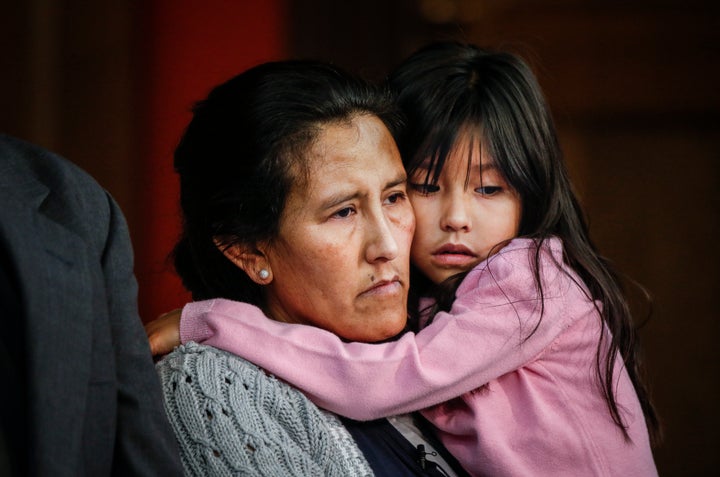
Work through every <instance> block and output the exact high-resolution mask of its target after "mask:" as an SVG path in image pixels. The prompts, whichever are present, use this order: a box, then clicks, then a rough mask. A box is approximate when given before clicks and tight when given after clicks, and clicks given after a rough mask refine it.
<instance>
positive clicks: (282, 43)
mask: <svg viewBox="0 0 720 477" xmlns="http://www.w3.org/2000/svg"><path fill="white" fill-rule="evenodd" d="M144 9H145V11H144V12H143V15H142V18H143V21H144V22H145V23H144V35H143V36H142V38H144V39H143V41H141V42H140V44H138V50H137V51H138V55H142V58H143V60H142V63H143V65H144V67H143V68H142V69H141V70H142V71H141V74H142V80H141V84H142V85H144V94H143V96H144V97H145V98H146V101H145V102H144V104H142V105H140V107H141V108H142V112H143V114H142V116H140V121H141V123H142V131H141V137H142V139H143V144H142V146H143V147H142V149H141V154H140V157H141V158H142V161H141V164H140V165H139V166H138V174H137V175H136V176H135V180H134V184H135V188H136V194H137V198H138V200H139V204H140V205H141V208H142V209H141V211H140V214H139V220H138V224H137V227H136V228H135V230H134V239H135V244H136V250H137V260H136V273H137V276H138V281H139V282H140V308H141V311H142V314H143V319H144V320H149V319H153V318H155V317H156V316H158V315H159V314H160V313H163V312H165V311H169V310H170V309H172V308H177V307H179V306H182V305H183V304H184V303H185V302H186V301H187V300H188V298H189V297H188V296H187V294H186V293H185V292H184V291H183V288H182V286H181V285H180V283H179V280H178V279H177V277H176V275H175V274H174V271H173V269H172V266H171V263H170V262H169V261H167V260H166V258H167V256H168V254H169V253H170V251H171V250H172V247H173V245H174V244H175V241H176V240H177V236H178V231H179V227H178V225H179V214H178V206H177V204H178V202H177V201H178V193H179V189H178V179H177V176H176V175H175V173H174V172H173V167H172V154H173V150H174V148H175V146H176V144H177V142H178V140H179V138H180V135H181V134H182V132H183V130H184V129H185V126H186V125H187V123H188V122H189V121H190V119H191V114H190V109H191V107H192V105H193V103H194V102H195V101H198V100H201V99H203V98H204V97H205V96H207V93H208V92H209V91H210V89H211V88H212V87H214V86H216V85H217V84H219V83H221V82H223V81H225V80H227V79H229V78H231V77H232V76H235V75H236V74H238V73H240V72H241V71H243V70H244V69H246V68H248V67H250V66H253V65H255V64H257V63H260V62H264V61H270V60H276V59H279V58H282V57H284V56H285V55H286V53H285V49H286V31H285V30H286V5H285V3H284V1H283V0H245V1H242V2H238V1H234V0H210V1H205V2H195V1H190V0H184V1H177V0H154V1H153V2H147V3H146V4H145V6H144Z"/></svg>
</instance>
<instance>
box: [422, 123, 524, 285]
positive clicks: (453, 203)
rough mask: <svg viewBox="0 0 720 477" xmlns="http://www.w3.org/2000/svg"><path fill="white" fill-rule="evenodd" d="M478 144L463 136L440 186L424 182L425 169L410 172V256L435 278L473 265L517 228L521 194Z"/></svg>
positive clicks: (450, 274) (455, 272)
mask: <svg viewBox="0 0 720 477" xmlns="http://www.w3.org/2000/svg"><path fill="white" fill-rule="evenodd" d="M473 144H474V145H475V146H473ZM477 144H478V143H477V141H475V142H474V143H473V142H472V141H471V140H470V136H468V135H467V134H465V135H463V136H460V138H459V139H458V141H457V143H456V146H455V147H454V148H453V150H452V151H451V152H450V155H449V156H448V158H447V160H446V162H445V165H444V167H443V170H442V173H441V174H440V177H439V180H438V183H437V185H432V184H428V185H424V183H425V177H426V175H427V172H428V171H427V168H423V167H421V168H419V169H418V170H417V171H415V173H414V174H413V176H412V177H410V187H409V196H410V199H411V201H412V205H413V208H414V209H415V216H416V224H417V225H416V230H415V238H414V240H413V243H412V250H411V260H412V262H413V264H415V266H417V267H418V268H419V269H420V271H422V272H423V274H425V276H427V277H428V278H429V279H430V280H432V281H433V282H434V283H440V282H442V281H444V280H445V279H447V278H449V277H451V276H452V275H455V274H457V273H460V272H464V271H467V270H470V269H471V268H473V267H474V266H475V265H477V264H478V263H479V262H481V261H482V260H485V259H486V258H487V257H488V256H490V255H491V254H493V253H495V252H497V251H498V248H496V245H498V244H501V243H502V242H504V241H506V240H510V239H512V238H514V237H516V236H517V233H518V229H519V226H520V218H521V213H522V206H521V201H520V198H519V196H518V194H517V193H516V192H515V190H514V189H512V188H510V187H509V186H508V184H507V183H506V182H505V180H504V179H503V177H502V176H501V174H500V171H499V170H498V169H497V168H496V167H495V165H494V164H493V160H492V158H491V157H489V156H488V155H487V154H486V152H485V148H484V147H480V148H478V147H477V146H476V145H477ZM471 148H472V150H471ZM468 157H471V159H470V167H469V169H468ZM481 164H482V169H481V168H480V165H481ZM481 171H482V172H481Z"/></svg>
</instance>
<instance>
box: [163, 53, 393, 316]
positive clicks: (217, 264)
mask: <svg viewBox="0 0 720 477" xmlns="http://www.w3.org/2000/svg"><path fill="white" fill-rule="evenodd" d="M365 114H370V115H374V116H377V117H378V118H379V119H380V120H381V121H383V123H384V124H385V125H386V126H387V128H388V129H389V130H390V132H391V133H392V134H393V135H394V134H395V133H396V132H397V129H398V127H399V124H400V119H399V118H400V116H399V114H398V112H397V108H396V106H395V104H394V102H393V101H392V98H391V96H390V95H389V94H387V93H386V92H384V91H382V90H380V89H378V88H376V87H375V86H372V85H371V84H369V83H367V82H365V81H363V80H361V79H359V78H357V77H354V76H351V75H349V74H347V73H345V72H344V71H342V70H340V69H338V68H336V67H334V66H332V65H330V64H325V63H320V62H314V61H281V62H270V63H264V64H261V65H258V66H256V67H254V68H251V69H249V70H247V71H245V72H243V73H242V74H240V75H238V76H236V77H234V78H232V79H230V80H229V81H227V82H226V83H224V84H221V85H219V86H217V87H215V88H214V89H213V90H212V91H211V92H210V94H209V95H208V97H207V99H205V100H203V101H200V102H198V103H197V104H196V105H195V107H194V108H193V118H192V120H191V121H190V124H189V125H188V126H187V129H186V130H185V133H184V134H183V136H182V138H181V140H180V143H179V145H178V147H177V149H176V151H175V170H176V171H177V173H178V174H179V176H180V206H181V209H182V217H183V229H182V235H181V238H180V240H179V241H178V243H177V245H176V246H175V249H174V251H173V257H174V262H175V268H176V270H177V272H178V274H179V275H180V277H181V278H182V281H183V284H184V286H185V287H186V288H187V289H188V290H190V292H192V296H193V299H196V300H201V299H208V298H215V297H223V298H229V299H234V300H240V301H245V302H249V303H253V304H255V305H258V306H262V305H263V303H262V302H263V296H262V293H261V289H260V287H259V285H257V284H256V283H255V282H253V281H252V280H250V279H249V278H248V276H247V275H246V274H245V272H244V271H242V270H241V269H240V268H238V267H236V266H235V265H234V264H233V263H232V262H231V261H230V260H228V259H227V258H226V257H225V256H224V255H223V253H222V252H221V251H220V250H218V245H219V246H221V247H229V246H232V245H234V244H244V245H250V246H252V245H254V244H256V243H258V242H259V241H270V240H272V239H273V238H274V237H276V235H277V233H278V223H279V220H280V217H281V214H282V211H283V209H284V206H285V201H286V198H287V196H288V193H289V191H290V190H291V188H292V187H302V184H303V181H304V180H307V174H308V173H309V171H308V169H307V167H308V166H307V163H306V160H305V158H306V152H307V151H308V149H309V148H310V147H311V145H312V142H313V141H314V140H315V139H316V137H317V135H318V133H319V131H320V128H321V127H322V126H323V125H327V124H330V123H336V122H349V121H351V120H352V119H353V118H354V117H356V116H359V115H365Z"/></svg>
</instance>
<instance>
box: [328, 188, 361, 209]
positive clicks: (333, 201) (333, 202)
mask: <svg viewBox="0 0 720 477" xmlns="http://www.w3.org/2000/svg"><path fill="white" fill-rule="evenodd" d="M361 195H362V194H360V192H359V191H356V192H351V193H349V194H345V193H342V192H340V193H337V194H333V195H331V196H329V197H328V198H327V199H325V200H323V201H322V202H321V203H320V208H321V209H322V210H325V209H331V208H333V207H335V206H337V205H338V204H342V203H343V202H346V201H349V200H354V199H357V198H358V197H360V196H361Z"/></svg>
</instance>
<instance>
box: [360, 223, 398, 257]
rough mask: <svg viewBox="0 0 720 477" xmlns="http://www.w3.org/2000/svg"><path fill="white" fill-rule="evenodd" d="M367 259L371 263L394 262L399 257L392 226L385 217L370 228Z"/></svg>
mask: <svg viewBox="0 0 720 477" xmlns="http://www.w3.org/2000/svg"><path fill="white" fill-rule="evenodd" d="M369 229H370V230H369V231H368V232H369V237H368V245H367V249H366V258H367V261H368V262H370V263H373V262H376V261H378V260H381V261H389V260H393V259H394V258H396V257H397V256H398V251H399V248H398V243H397V240H395V237H394V236H393V233H392V231H393V230H392V225H391V224H390V221H389V220H388V219H387V217H385V216H381V217H380V218H378V219H377V220H374V221H373V223H372V224H371V226H370V227H369Z"/></svg>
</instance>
